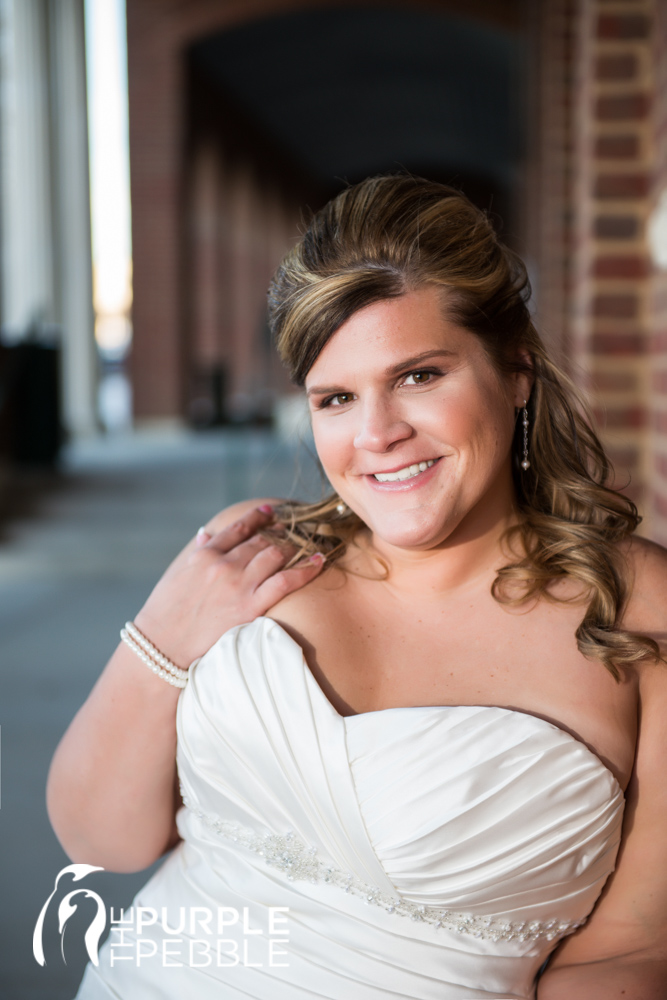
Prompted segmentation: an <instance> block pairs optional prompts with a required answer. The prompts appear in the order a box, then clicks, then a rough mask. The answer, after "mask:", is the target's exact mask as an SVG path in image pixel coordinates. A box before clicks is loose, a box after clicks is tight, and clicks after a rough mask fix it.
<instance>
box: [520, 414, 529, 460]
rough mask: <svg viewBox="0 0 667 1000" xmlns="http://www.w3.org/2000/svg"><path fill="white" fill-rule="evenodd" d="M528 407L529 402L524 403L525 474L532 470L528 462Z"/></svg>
mask: <svg viewBox="0 0 667 1000" xmlns="http://www.w3.org/2000/svg"><path fill="white" fill-rule="evenodd" d="M527 405H528V400H526V399H524V401H523V461H522V462H521V468H522V469H523V471H524V472H527V471H528V469H529V468H530V462H529V460H528V410H527V409H526V406H527Z"/></svg>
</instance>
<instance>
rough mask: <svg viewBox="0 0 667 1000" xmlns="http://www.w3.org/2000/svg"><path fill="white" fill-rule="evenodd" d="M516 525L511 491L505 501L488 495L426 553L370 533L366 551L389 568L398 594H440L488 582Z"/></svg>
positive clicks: (390, 580)
mask: <svg viewBox="0 0 667 1000" xmlns="http://www.w3.org/2000/svg"><path fill="white" fill-rule="evenodd" d="M518 522H519V516H518V512H517V510H516V506H515V504H514V499H513V493H511V492H510V493H508V494H507V500H506V502H505V503H501V504H499V503H498V498H497V494H496V495H495V496H492V497H488V495H487V499H486V500H484V499H483V500H482V501H480V503H479V504H478V505H477V507H475V508H474V509H473V510H472V511H470V512H469V513H468V514H467V515H466V517H465V518H464V519H463V520H462V521H461V522H460V523H459V524H457V525H456V526H455V527H454V528H453V530H452V531H450V533H449V534H448V535H447V537H446V538H445V539H443V540H442V541H440V542H439V543H437V544H435V545H434V546H433V547H431V548H427V549H404V548H399V547H397V546H394V545H390V544H388V543H387V542H385V541H384V540H383V539H381V538H379V537H377V535H374V534H371V535H370V537H369V539H368V545H367V546H364V549H365V550H366V552H367V553H368V554H369V555H371V556H372V555H375V556H379V557H380V558H381V559H382V561H383V562H384V563H385V564H386V565H387V566H388V568H389V574H388V577H387V579H386V583H387V585H388V586H390V587H391V588H392V589H394V590H397V591H400V592H401V593H408V594H413V595H414V594H419V595H422V596H425V595H427V594H428V593H431V594H434V595H435V594H443V593H446V592H448V591H454V590H459V589H466V588H468V587H472V586H475V585H476V584H486V580H487V579H489V586H490V582H491V581H492V580H493V579H494V578H495V576H496V573H497V571H498V569H499V568H500V566H501V565H503V564H504V563H505V562H507V553H506V551H504V550H503V545H502V539H503V536H504V535H505V532H506V531H507V529H508V528H510V527H512V526H513V525H515V524H517V523H518Z"/></svg>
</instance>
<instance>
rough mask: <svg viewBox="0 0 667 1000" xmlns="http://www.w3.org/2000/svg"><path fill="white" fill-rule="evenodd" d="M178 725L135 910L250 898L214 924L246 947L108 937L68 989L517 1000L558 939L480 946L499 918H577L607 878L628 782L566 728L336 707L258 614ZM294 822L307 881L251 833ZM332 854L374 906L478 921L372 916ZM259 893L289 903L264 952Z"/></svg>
mask: <svg viewBox="0 0 667 1000" xmlns="http://www.w3.org/2000/svg"><path fill="white" fill-rule="evenodd" d="M177 725H178V769H179V774H180V779H181V783H182V790H183V794H184V797H185V799H186V801H187V802H188V806H187V807H185V808H183V809H182V810H181V811H180V812H179V815H178V817H177V821H178V827H179V831H180V833H181V836H182V837H183V843H182V844H181V845H180V846H179V847H178V848H177V849H176V850H175V851H174V852H173V853H172V855H171V856H170V857H169V858H168V859H167V861H166V862H165V863H164V865H163V866H162V868H161V869H160V870H159V871H158V872H157V874H156V875H155V876H154V877H153V878H152V879H151V880H150V882H149V883H148V884H147V885H146V886H145V887H144V889H143V890H142V891H141V892H140V893H139V895H138V896H137V898H136V899H135V901H134V905H135V907H136V906H143V907H152V908H154V909H155V911H156V912H160V911H161V908H162V907H165V908H166V910H165V912H166V913H167V915H168V917H169V921H168V923H169V924H170V925H171V926H172V927H174V926H175V925H176V923H177V916H176V914H177V912H178V910H179V908H180V907H183V908H185V910H184V912H185V913H186V914H187V913H190V912H191V911H192V908H195V907H203V908H208V909H209V910H212V911H215V909H216V908H217V907H219V906H222V907H227V908H230V909H229V911H225V912H226V913H228V914H229V915H230V919H231V916H232V911H234V910H235V911H237V912H238V914H239V915H241V914H242V913H243V911H244V908H247V909H246V917H247V920H246V926H245V927H244V926H242V920H241V919H239V921H238V923H236V924H235V925H234V926H231V927H229V926H227V927H225V928H224V939H225V941H227V942H228V941H230V940H232V941H233V942H235V945H237V946H238V952H237V954H238V955H239V956H241V958H240V960H239V961H238V963H237V964H236V965H223V966H220V965H219V964H218V962H217V960H216V959H215V958H214V959H213V960H212V961H211V962H210V964H208V965H205V964H204V962H205V956H202V955H198V954H197V947H195V952H194V958H193V959H192V963H191V962H190V959H189V958H186V960H185V961H184V962H183V964H182V965H181V966H175V965H168V966H165V964H164V962H163V961H162V960H160V959H159V956H160V955H161V954H163V950H164V948H165V944H164V942H165V940H167V939H169V937H170V935H169V933H168V932H167V931H165V930H164V928H163V927H162V926H160V925H159V923H156V924H155V925H152V926H149V927H145V928H143V930H142V935H143V937H144V939H146V938H148V939H150V941H152V942H154V944H155V947H156V952H157V954H156V957H155V958H153V959H152V960H150V959H149V960H145V961H142V962H141V963H140V964H139V963H138V962H137V961H136V959H135V960H134V961H132V960H127V961H115V962H114V964H113V965H112V964H111V959H110V952H111V938H110V940H109V941H108V942H107V944H106V945H105V946H104V948H103V949H102V951H101V953H100V965H99V967H98V968H95V967H94V966H92V965H91V966H89V967H88V969H87V971H86V975H85V977H84V980H83V983H82V986H81V988H80V991H79V993H78V994H77V1000H101V998H111V997H112V998H116V1000H117V998H123V1000H135V998H136V1000H153V998H156V1000H157V998H162V1000H176V998H182V997H185V996H193V997H197V1000H223V998H224V1000H241V998H247V997H251V998H256V1000H260V998H261V1000H302V998H303V1000H305V998H311V1000H313V998H329V1000H334V998H335V1000H350V998H352V1000H356V998H359V1000H380V998H384V1000H386V998H400V997H410V998H414V1000H436V998H437V1000H499V998H503V1000H529V998H532V997H534V992H535V977H536V974H537V971H538V970H539V968H540V966H541V965H542V964H543V962H544V961H545V959H546V958H547V957H548V955H549V953H550V951H551V950H552V949H553V948H554V947H555V946H556V945H557V944H558V937H555V938H553V939H552V940H548V939H547V938H545V937H544V936H542V937H540V938H538V939H537V940H535V939H531V938H530V937H528V939H526V940H521V936H520V935H515V936H513V937H512V939H511V940H506V939H500V940H493V939H492V936H491V931H492V930H493V927H495V926H497V923H498V920H502V921H506V922H507V923H508V924H512V925H513V926H514V925H517V924H524V925H525V926H527V927H529V926H530V925H531V922H534V921H538V922H541V923H543V924H545V923H547V922H553V921H557V922H563V923H569V924H570V925H571V924H572V923H574V922H581V921H583V920H585V918H586V916H587V915H588V914H589V913H590V911H591V909H592V908H593V906H594V904H595V901H596V900H597V898H598V896H599V894H600V891H601V889H602V887H603V885H604V882H605V880H606V879H607V877H608V875H609V874H610V872H611V871H613V867H614V862H615V858H616V853H617V849H618V845H619V841H620V833H621V821H622V815H623V806H624V799H623V793H622V791H621V789H620V787H619V785H618V783H617V781H616V779H615V778H614V776H613V775H612V774H611V772H610V771H609V770H608V769H607V768H606V767H605V766H604V765H603V764H602V762H601V761H600V760H599V759H598V758H597V757H596V756H595V755H594V754H593V753H592V752H591V751H589V750H588V749H587V747H586V746H584V745H583V744H582V743H580V742H578V741H577V740H576V739H575V738H574V737H572V736H571V735H569V734H568V733H566V732H564V731H563V730H561V729H558V728H557V727H556V726H553V725H551V724H550V723H548V722H545V721H544V720H542V719H539V718H537V717H535V716H532V715H529V714H526V713H522V712H517V711H513V710H509V709H503V708H496V707H488V706H436V707H417V708H414V707H410V708H394V709H386V710H383V711H378V712H371V713H365V714H361V715H354V716H350V717H346V718H344V717H342V716H341V715H339V714H338V712H337V711H336V710H335V709H334V707H333V706H332V705H331V703H330V702H329V701H328V699H327V698H326V697H325V695H324V693H323V691H322V690H321V688H320V687H319V686H318V684H317V682H316V681H315V678H314V677H313V675H312V673H311V671H310V670H309V668H308V666H307V664H306V662H305V659H304V656H303V651H302V650H301V647H300V646H299V645H298V644H297V643H295V642H294V640H292V638H291V637H290V636H289V635H288V634H287V633H286V632H285V631H284V630H283V629H282V628H281V627H280V626H279V625H278V624H277V623H276V622H274V621H272V620H271V619H269V618H258V619H256V620H255V621H254V622H252V623H250V624H248V625H242V626H239V627H237V628H234V629H232V630H231V631H229V632H227V633H226V634H225V635H224V636H223V637H222V638H221V639H220V640H219V641H218V642H217V643H216V644H215V646H213V647H212V649H211V650H209V652H208V653H207V654H206V655H205V656H204V657H203V658H202V659H201V660H200V661H199V663H198V664H197V665H196V666H195V667H193V668H192V669H191V677H190V680H189V683H188V686H187V687H186V688H185V690H184V692H183V694H182V695H181V698H180V701H179V708H178V722H177ZM223 828H224V831H223V832H221V830H223ZM237 830H239V831H243V834H242V835H241V836H239V837H238V838H237V840H236V841H235V840H234V839H233V836H234V832H235V831H237ZM230 831H231V833H230ZM288 832H291V836H293V837H294V838H295V839H296V841H298V842H300V843H302V844H303V845H305V849H306V851H307V852H308V851H309V852H310V855H309V856H311V857H313V858H315V857H316V858H317V859H318V861H320V862H321V866H320V868H319V869H318V872H319V874H317V876H316V878H315V879H314V880H312V881H309V880H308V879H304V878H299V877H295V878H294V880H291V879H290V877H289V871H288V869H287V868H285V870H281V869H280V868H279V867H276V865H275V863H269V864H267V857H266V856H262V855H261V854H259V853H258V849H257V847H256V844H255V842H254V841H252V837H256V838H261V837H262V836H269V837H271V835H274V834H282V835H284V834H287V833H288ZM244 838H245V840H244ZM248 838H251V839H250V840H249V839H248ZM249 843H252V844H253V845H254V846H252V848H251V847H248V846H247V845H248V844H249ZM266 843H267V844H270V843H272V842H271V841H270V840H268V841H266ZM266 853H267V854H268V855H270V854H271V850H269V849H268V848H267V852H266ZM274 853H275V851H274ZM285 856H286V855H285ZM276 857H278V864H281V863H283V862H281V861H280V857H282V855H279V854H278V855H276ZM269 860H271V858H269ZM275 861H276V858H275V857H274V858H273V862H275ZM322 866H323V867H322ZM327 867H329V868H330V870H331V871H332V872H335V873H338V872H343V873H347V876H346V877H348V878H349V879H350V880H351V881H350V884H351V885H359V884H361V885H364V886H369V887H372V889H371V892H370V893H369V895H370V897H371V900H372V899H373V893H377V894H379V895H380V896H383V897H384V898H386V897H387V896H392V897H399V898H400V899H401V900H403V901H404V902H407V904H408V905H411V906H412V908H413V910H416V909H417V907H419V906H423V907H426V910H425V911H424V912H432V908H433V907H442V908H446V909H447V910H449V911H452V910H454V911H456V912H457V913H461V914H463V915H466V916H467V918H468V919H470V920H471V921H475V920H477V923H476V924H475V926H476V927H477V930H476V931H475V932H474V933H472V932H470V931H468V932H465V924H464V925H462V930H457V929H452V928H451V927H447V926H445V927H436V926H435V925H434V924H433V923H428V922H426V921H425V920H423V919H421V918H420V917H419V911H417V913H416V917H417V918H416V919H411V917H410V916H404V915H401V914H400V913H398V912H388V908H387V907H385V906H384V905H376V904H375V903H374V902H373V901H371V902H369V901H368V898H367V897H366V898H364V896H363V894H362V895H361V896H360V895H359V894H358V893H357V894H355V893H354V892H346V891H345V889H344V888H343V887H341V884H340V877H339V878H338V884H336V883H335V879H334V882H333V883H332V882H326V881H324V880H323V878H322V877H321V872H323V871H326V869H327ZM326 877H328V876H326ZM272 907H275V908H278V907H286V908H288V910H287V912H286V913H283V914H282V915H283V916H284V919H285V923H284V924H282V925H281V926H282V927H284V928H286V929H287V934H286V936H285V937H283V938H282V941H283V943H281V944H280V945H278V949H279V952H280V953H279V954H278V955H276V949H275V947H274V946H273V945H270V943H269V942H270V940H271V937H272V935H271V931H272V929H275V928H272V926H271V925H270V915H271V908H272ZM202 912H203V911H202ZM275 912H277V911H275ZM412 915H413V917H414V916H415V913H413V914H412ZM480 919H481V920H482V924H481V925H480V923H479V921H480ZM487 924H488V925H489V927H490V931H489V932H487V931H485V930H483V931H482V932H481V933H480V931H479V927H480V926H483V927H486V926H487ZM550 926H551V924H550ZM246 929H247V931H248V933H246ZM189 931H190V928H187V927H186V929H185V931H184V933H183V934H182V935H181V937H185V938H187V937H188V934H189ZM258 932H261V933H258ZM476 935H477V936H476ZM113 936H114V935H113V933H112V936H111V937H112V938H113ZM189 936H190V938H191V939H192V940H194V939H196V938H197V937H198V936H199V938H201V936H202V935H201V933H200V932H199V930H198V929H197V927H194V928H192V934H190V935H189ZM219 936H220V935H218V937H219ZM135 937H136V935H135ZM273 937H276V934H274V935H273ZM172 938H173V935H172ZM133 940H134V937H133V934H132V933H131V932H130V933H129V936H128V934H127V933H126V941H129V942H130V943H131V942H132V941H133ZM169 947H170V946H169V945H167V952H169ZM202 947H203V946H202ZM232 947H233V946H232V945H230V944H225V945H224V948H223V959H224V960H226V956H227V954H228V949H230V948H232ZM244 948H245V958H244V957H243V954H244ZM271 949H273V951H272V950H271ZM283 952H284V953H285V954H282V953H283ZM131 953H132V952H131V949H130V950H129V951H128V954H131ZM178 956H179V958H183V957H184V956H183V950H182V949H180V950H179V951H178ZM198 959H199V960H198ZM277 963H283V964H280V965H278V964H277Z"/></svg>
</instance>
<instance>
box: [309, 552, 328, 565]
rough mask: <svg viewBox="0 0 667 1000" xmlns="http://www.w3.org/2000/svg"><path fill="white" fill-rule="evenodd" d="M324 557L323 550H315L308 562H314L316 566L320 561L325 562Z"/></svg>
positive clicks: (320, 563)
mask: <svg viewBox="0 0 667 1000" xmlns="http://www.w3.org/2000/svg"><path fill="white" fill-rule="evenodd" d="M326 558H327V557H326V556H325V555H324V553H323V552H316V553H315V554H314V555H312V556H311V557H310V559H309V560H308V562H311V563H315V565H316V566H321V565H322V563H323V562H325V560H326Z"/></svg>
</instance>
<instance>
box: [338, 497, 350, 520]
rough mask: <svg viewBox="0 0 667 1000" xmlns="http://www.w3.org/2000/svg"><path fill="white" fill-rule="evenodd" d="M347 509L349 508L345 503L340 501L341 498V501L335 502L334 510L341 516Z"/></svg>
mask: <svg viewBox="0 0 667 1000" xmlns="http://www.w3.org/2000/svg"><path fill="white" fill-rule="evenodd" d="M348 509H349V508H348V506H347V504H346V503H343V501H342V500H341V502H340V503H337V504H336V510H337V511H338V513H339V514H340V515H341V516H342V515H343V514H347V511H348Z"/></svg>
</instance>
